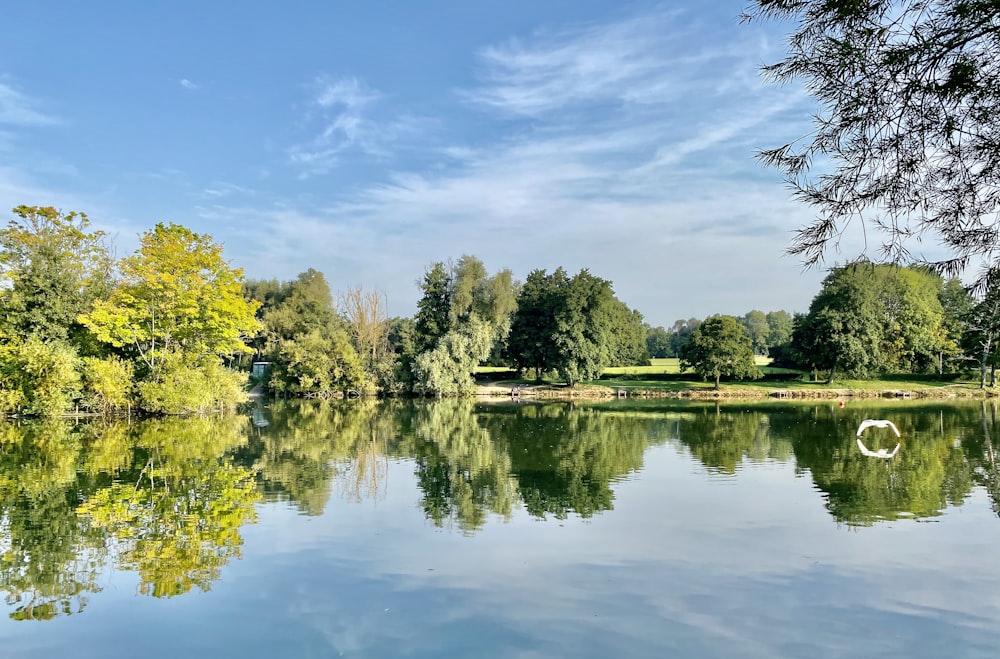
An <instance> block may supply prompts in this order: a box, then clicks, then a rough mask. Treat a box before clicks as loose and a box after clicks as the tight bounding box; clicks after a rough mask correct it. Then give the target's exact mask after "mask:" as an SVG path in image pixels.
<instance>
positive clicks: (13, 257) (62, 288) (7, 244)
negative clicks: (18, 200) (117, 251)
mask: <svg viewBox="0 0 1000 659" xmlns="http://www.w3.org/2000/svg"><path fill="white" fill-rule="evenodd" d="M13 213H14V218H13V219H11V220H10V221H9V222H8V223H7V226H6V227H5V228H3V229H0V279H2V280H4V281H5V283H6V285H4V286H0V308H2V309H3V311H2V313H0V330H3V331H5V332H6V333H7V334H8V335H10V336H12V337H19V338H26V337H29V336H34V337H37V338H39V339H41V340H43V341H49V340H53V339H58V340H70V341H72V342H73V343H74V345H75V346H76V347H78V348H79V347H81V345H82V344H83V343H85V337H84V334H85V331H84V330H83V327H82V326H81V325H80V323H79V322H78V320H77V317H78V316H79V315H80V314H81V313H83V312H85V311H87V310H88V309H89V307H90V304H91V302H93V300H94V299H96V298H98V297H100V296H103V295H105V294H106V293H107V291H108V288H109V285H110V277H111V269H112V259H111V254H110V249H109V247H108V244H107V240H106V236H105V234H104V232H102V231H95V230H92V229H91V228H90V220H89V218H88V217H87V215H86V214H84V213H76V212H69V213H64V212H62V211H58V210H56V209H55V208H51V207H38V206H18V207H17V208H15V209H14V210H13Z"/></svg>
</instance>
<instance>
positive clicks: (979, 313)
mask: <svg viewBox="0 0 1000 659" xmlns="http://www.w3.org/2000/svg"><path fill="white" fill-rule="evenodd" d="M962 342H963V344H964V345H965V347H966V348H967V349H968V351H969V353H970V354H972V355H974V356H975V357H976V361H977V362H978V363H979V388H980V389H982V388H984V387H985V386H986V371H987V370H988V369H989V370H993V369H994V368H995V364H996V360H997V352H998V343H1000V271H996V272H993V273H991V274H990V276H989V277H988V278H987V280H986V285H985V290H984V293H983V296H982V299H980V300H979V301H978V302H976V304H975V305H973V306H972V308H971V309H970V310H969V311H968V313H967V314H966V316H965V334H964V336H963V338H962ZM993 384H994V382H992V381H991V382H990V385H991V386H992V385H993Z"/></svg>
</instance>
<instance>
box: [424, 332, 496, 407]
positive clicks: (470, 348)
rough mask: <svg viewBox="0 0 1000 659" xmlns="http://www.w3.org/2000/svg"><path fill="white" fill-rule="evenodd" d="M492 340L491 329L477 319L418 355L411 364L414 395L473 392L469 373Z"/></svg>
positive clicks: (487, 352)
mask: <svg viewBox="0 0 1000 659" xmlns="http://www.w3.org/2000/svg"><path fill="white" fill-rule="evenodd" d="M492 339H493V334H492V328H491V327H490V325H489V324H488V323H485V322H483V321H481V320H479V319H478V318H472V319H471V321H470V322H469V323H468V324H467V325H465V326H463V327H461V328H460V329H455V330H451V331H450V332H448V333H447V334H445V335H444V336H443V337H441V338H440V339H438V342H437V345H436V346H435V347H434V348H433V349H432V350H428V351H426V352H422V353H420V354H419V355H417V357H416V360H415V361H414V362H413V376H414V385H413V390H414V392H416V393H418V394H421V395H424V396H427V395H432V396H456V395H469V394H472V393H474V392H475V390H476V383H475V380H474V378H473V376H472V372H473V370H474V369H475V368H476V366H477V365H478V364H479V363H480V362H482V361H483V360H484V359H486V358H487V357H488V356H489V352H490V347H491V345H492Z"/></svg>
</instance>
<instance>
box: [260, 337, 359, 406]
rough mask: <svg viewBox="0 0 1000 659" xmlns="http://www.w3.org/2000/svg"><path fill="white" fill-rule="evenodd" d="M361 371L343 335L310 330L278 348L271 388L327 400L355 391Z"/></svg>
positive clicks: (351, 347)
mask: <svg viewBox="0 0 1000 659" xmlns="http://www.w3.org/2000/svg"><path fill="white" fill-rule="evenodd" d="M364 378H365V374H364V368H363V366H362V363H361V359H360V358H359V356H358V353H357V351H356V350H355V349H354V346H353V345H351V340H350V338H349V337H348V336H347V333H346V332H344V331H343V330H336V331H323V330H321V329H313V330H311V331H309V332H307V333H306V334H302V335H299V336H297V337H295V338H292V339H284V340H282V341H281V342H280V343H279V344H278V353H277V363H276V364H275V366H274V372H273V374H272V377H271V387H272V388H273V389H274V390H275V391H278V392H287V393H292V394H297V395H320V396H329V395H331V394H333V393H335V392H339V391H357V390H358V389H360V388H361V386H362V385H363V383H364Z"/></svg>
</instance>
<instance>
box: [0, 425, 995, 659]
mask: <svg viewBox="0 0 1000 659" xmlns="http://www.w3.org/2000/svg"><path fill="white" fill-rule="evenodd" d="M413 470H414V465H413V463H412V462H409V461H394V462H391V463H390V465H389V474H388V477H387V481H386V482H387V486H386V488H385V496H384V497H382V498H380V499H378V500H377V501H372V500H367V501H363V502H362V503H360V504H358V503H352V502H350V501H348V500H346V499H342V498H338V497H336V496H335V497H333V498H332V499H331V501H330V502H329V503H328V505H327V507H326V509H325V512H324V514H323V515H322V516H319V517H308V516H302V515H298V514H296V513H295V511H294V509H293V508H292V507H290V506H288V505H285V504H267V505H264V506H262V507H261V514H260V522H259V524H257V525H254V526H250V527H246V528H244V529H243V534H244V538H245V545H244V558H243V560H241V561H235V562H233V563H231V564H230V565H229V566H228V567H226V568H224V570H223V578H222V580H221V581H220V582H217V583H215V584H213V586H212V590H211V592H209V593H190V594H188V595H184V596H182V597H176V598H173V599H169V600H155V599H152V598H148V597H140V596H136V595H134V579H133V578H131V575H128V574H116V575H109V576H108V579H107V582H106V586H105V591H104V592H103V593H101V594H98V595H94V596H93V597H92V601H91V603H90V605H89V606H88V608H87V610H86V611H85V612H84V614H83V615H78V616H70V617H66V618H60V619H57V620H54V621H51V622H46V623H17V624H12V623H8V622H6V621H4V622H3V623H0V642H2V644H3V647H4V648H5V650H4V651H5V652H10V655H9V656H55V655H63V656H74V657H85V656H92V657H112V656H121V657H132V656H139V655H141V656H144V657H158V656H170V657H174V656H180V655H182V654H186V653H191V655H192V656H205V655H210V656H220V657H221V656H233V657H251V656H282V657H285V656H310V657H324V656H338V655H339V654H341V653H342V654H343V656H364V657H371V656H376V657H385V656H390V657H393V656H477V657H480V656H503V657H510V656H523V657H551V656H571V657H579V656H697V657H713V656H718V657H733V656H739V657H803V656H809V657H839V656H865V657H876V656H892V657H895V656H918V657H921V656H926V657H939V656H963V657H964V656H973V657H975V656H983V657H986V656H994V655H995V648H996V647H1000V622H998V621H1000V588H998V586H1000V564H998V563H997V561H995V560H992V558H993V557H994V555H995V551H994V549H995V547H996V546H998V544H1000V523H998V522H997V520H996V518H995V517H994V516H993V515H992V513H991V512H990V509H989V503H988V501H987V500H986V497H985V496H984V495H983V494H982V493H981V492H980V491H977V492H976V494H975V495H973V496H972V497H971V498H970V499H969V500H968V501H967V502H966V503H965V504H964V505H963V506H962V507H960V508H951V509H949V510H947V511H946V512H945V514H944V515H943V516H941V517H938V518H935V519H934V521H933V522H931V523H927V522H915V521H912V520H906V521H898V522H891V523H882V524H878V525H876V526H874V527H871V528H856V527H848V526H843V525H837V524H836V523H834V522H832V521H831V518H830V516H829V513H828V512H827V511H826V509H825V508H824V500H823V497H822V495H821V493H820V492H818V491H816V490H815V489H814V488H813V486H812V483H811V480H810V479H809V478H808V477H802V476H799V477H796V476H795V473H794V467H793V465H791V464H784V463H779V462H776V461H767V462H764V463H758V464H752V465H750V464H748V465H745V466H744V468H743V469H742V470H740V471H739V472H738V474H737V475H736V476H735V477H726V478H716V477H710V476H709V475H707V474H706V472H705V470H704V469H703V468H702V467H700V465H699V464H698V463H696V462H695V461H693V460H692V459H691V458H690V457H689V456H688V455H686V454H685V453H684V452H682V451H679V450H678V449H677V447H676V446H671V445H668V446H661V447H656V448H651V449H650V450H648V451H647V453H646V457H645V466H644V469H643V471H642V472H641V473H640V474H638V475H636V476H633V477H632V478H630V479H627V480H624V481H622V482H620V483H618V484H616V485H615V486H614V489H615V500H614V510H613V511H609V512H606V513H604V514H601V515H596V516H594V517H592V518H590V519H586V520H581V519H579V518H576V517H572V516H571V517H570V518H569V519H567V520H555V519H551V518H550V519H548V520H546V521H540V520H538V519H535V518H532V517H530V516H528V515H527V514H525V513H524V512H523V511H517V512H515V514H514V515H513V516H512V518H511V520H510V521H509V522H506V523H505V522H503V520H501V519H499V518H493V519H491V520H490V521H489V523H487V524H486V526H485V527H484V528H483V529H482V530H481V531H480V532H478V533H476V534H475V535H472V536H467V535H463V534H462V533H461V532H460V530H459V529H457V528H456V529H447V528H446V529H439V528H435V527H434V526H433V525H432V524H431V523H430V522H428V521H426V520H425V519H424V517H423V513H422V511H421V510H420V508H419V505H418V503H417V502H418V501H419V500H420V492H419V490H418V488H417V486H416V483H415V481H414V479H413V478H412V473H413ZM88 653H89V654H88Z"/></svg>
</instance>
